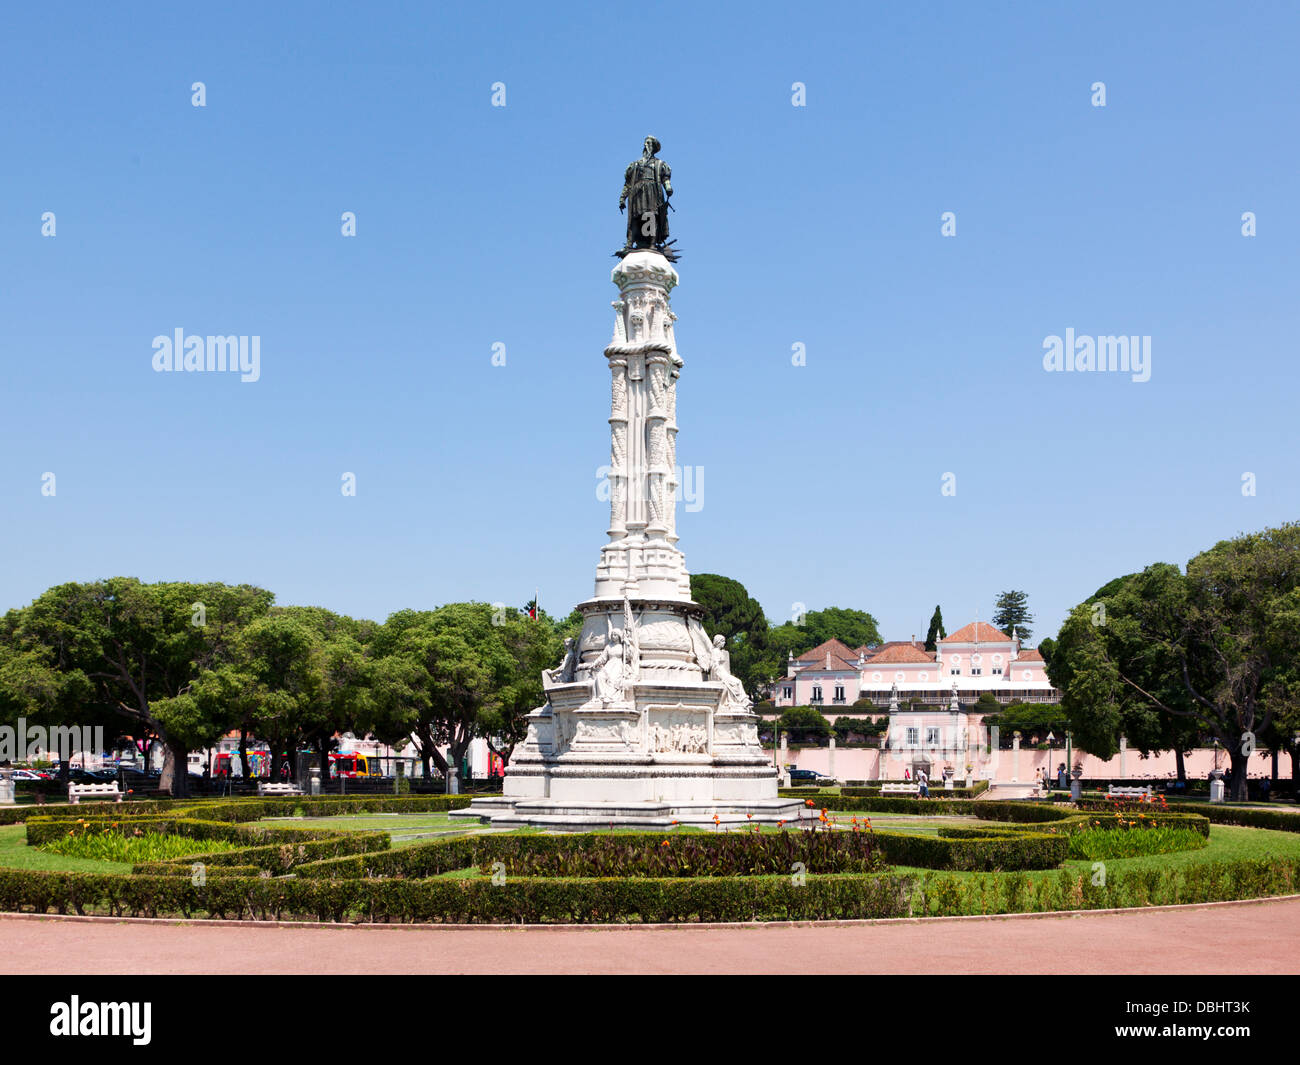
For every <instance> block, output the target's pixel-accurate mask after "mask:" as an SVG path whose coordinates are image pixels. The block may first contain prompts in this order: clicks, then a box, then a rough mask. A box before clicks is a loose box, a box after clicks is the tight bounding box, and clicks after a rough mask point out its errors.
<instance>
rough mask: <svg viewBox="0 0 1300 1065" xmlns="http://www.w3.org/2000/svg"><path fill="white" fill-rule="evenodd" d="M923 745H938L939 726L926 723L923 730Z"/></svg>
mask: <svg viewBox="0 0 1300 1065" xmlns="http://www.w3.org/2000/svg"><path fill="white" fill-rule="evenodd" d="M925 745H926V746H927V747H938V746H939V726H938V725H928V726H927V727H926V730H925Z"/></svg>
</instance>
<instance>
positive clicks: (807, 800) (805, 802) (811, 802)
mask: <svg viewBox="0 0 1300 1065" xmlns="http://www.w3.org/2000/svg"><path fill="white" fill-rule="evenodd" d="M804 805H805V806H812V805H814V803H813V801H812V799H805V800H804Z"/></svg>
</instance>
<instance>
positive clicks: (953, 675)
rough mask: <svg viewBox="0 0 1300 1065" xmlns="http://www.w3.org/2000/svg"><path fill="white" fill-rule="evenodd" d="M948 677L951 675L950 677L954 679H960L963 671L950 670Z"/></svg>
mask: <svg viewBox="0 0 1300 1065" xmlns="http://www.w3.org/2000/svg"><path fill="white" fill-rule="evenodd" d="M948 675H949V676H952V677H960V676H961V670H960V669H950V670H948Z"/></svg>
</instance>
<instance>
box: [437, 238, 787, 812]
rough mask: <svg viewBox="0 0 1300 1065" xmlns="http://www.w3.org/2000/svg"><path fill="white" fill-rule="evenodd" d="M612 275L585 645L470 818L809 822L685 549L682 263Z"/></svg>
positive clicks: (647, 254) (646, 264)
mask: <svg viewBox="0 0 1300 1065" xmlns="http://www.w3.org/2000/svg"><path fill="white" fill-rule="evenodd" d="M612 280H613V282H614V284H615V285H617V286H618V291H619V297H618V299H616V300H615V301H614V303H613V307H614V337H613V340H612V341H611V342H610V344H609V346H608V347H607V348H606V349H605V357H606V359H607V360H608V362H609V370H610V395H611V399H610V413H609V424H610V463H609V465H610V475H609V481H610V517H609V529H608V533H607V534H608V542H607V543H606V544H605V545H604V546H603V547H602V548H601V551H600V560H599V562H598V563H597V565H596V588H595V595H594V596H593V597H592V598H591V599H589V600H587V601H586V602H585V603H581V604H579V609H580V610H581V611H582V613H583V625H582V632H581V635H580V636H579V637H578V639H577V642H576V644H573V643H569V644H567V645H566V648H565V656H564V660H563V661H562V662H561V663H560V665H559V666H558V667H556V668H555V669H552V670H547V671H546V673H545V674H544V677H543V687H544V689H545V691H546V705H544V706H541V707H539V708H538V709H536V710H534V711H533V712H532V713H530V714H529V715H528V733H527V736H526V738H525V739H524V741H523V742H522V743H520V744H519V745H518V746H517V747H516V748H515V750H514V754H513V756H512V757H511V759H510V764H509V765H508V766H507V767H506V774H505V782H504V787H503V793H502V795H501V796H500V797H487V798H479V799H475V800H474V803H473V805H472V806H471V807H469V808H468V809H466V810H463V811H457V814H459V815H461V816H475V817H483V818H485V819H490V820H491V822H492V824H493V825H494V826H507V827H509V826H518V825H534V826H539V827H553V828H558V829H582V828H592V827H607V826H608V825H610V824H611V823H612V824H615V825H624V826H626V825H643V826H645V827H647V828H665V827H669V826H671V825H672V824H673V823H674V822H676V823H679V824H683V825H707V826H709V827H714V826H725V825H728V824H749V825H752V824H754V823H763V824H773V823H776V822H778V821H793V820H795V819H797V818H798V816H799V810H800V808H801V804H800V803H799V801H798V800H794V799H781V798H778V797H777V775H778V770H777V768H776V767H775V766H773V765H772V761H771V759H770V758H769V757H768V756H766V755H765V754H764V752H763V749H762V747H761V746H760V745H759V741H758V717H757V716H756V715H755V714H754V713H753V705H752V703H751V701H750V699H749V698H748V697H747V696H746V694H745V690H744V687H743V685H742V684H741V682H740V681H739V680H737V679H736V678H735V677H734V676H732V674H731V658H730V655H729V653H728V652H727V650H726V647H725V640H724V638H723V637H722V636H720V635H719V636H715V637H713V638H712V639H710V638H709V636H708V634H707V633H706V632H705V631H704V628H703V626H702V625H701V624H700V614H701V610H700V608H699V606H698V605H697V604H696V603H694V602H693V601H692V600H691V582H690V576H689V575H688V574H687V572H686V562H685V558H684V557H683V555H682V552H681V551H680V550H678V548H677V526H676V514H677V506H676V494H677V487H678V475H677V380H678V377H679V375H680V373H681V370H682V365H683V363H682V358H681V356H680V355H678V353H677V342H676V339H675V336H674V328H673V326H674V323H675V321H676V315H674V314H673V312H672V308H671V306H670V304H669V297H670V295H671V293H672V290H673V288H674V286H676V285H677V282H678V276H677V271H676V270H675V269H674V268H673V265H672V263H671V262H669V260H668V259H667V258H666V257H665V256H664V255H662V254H660V253H659V252H658V251H654V250H648V249H638V250H634V251H631V252H628V253H626V254H625V255H624V257H623V258H622V259H621V261H620V262H619V264H618V265H617V266H616V267H615V268H614V271H613V275H612ZM715 818H716V820H715Z"/></svg>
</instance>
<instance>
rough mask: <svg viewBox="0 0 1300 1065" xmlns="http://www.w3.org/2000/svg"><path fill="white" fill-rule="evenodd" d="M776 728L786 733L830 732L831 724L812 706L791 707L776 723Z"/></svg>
mask: <svg viewBox="0 0 1300 1065" xmlns="http://www.w3.org/2000/svg"><path fill="white" fill-rule="evenodd" d="M776 724H777V728H780V729H784V730H786V731H797V732H815V733H818V734H821V733H826V732H829V731H830V728H831V723H830V722H829V721H827V720H826V718H825V717H824V716H823V715H822V713H821V712H820V711H819V710H818V709H817V708H816V707H813V706H792V707H790V708H789V709H788V710H786V711H784V712H783V713H782V714H781V716H780V717H779V718H777V721H776Z"/></svg>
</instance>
